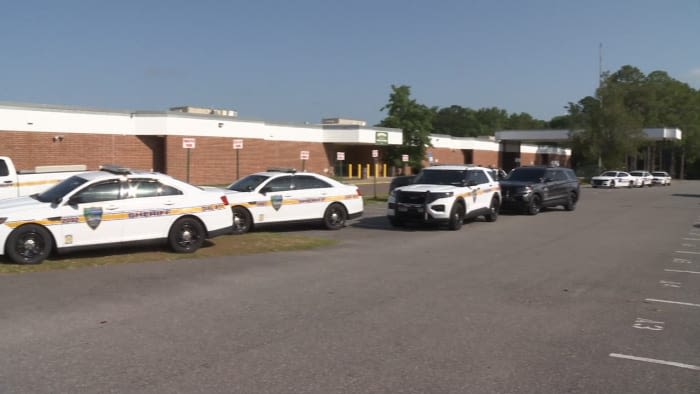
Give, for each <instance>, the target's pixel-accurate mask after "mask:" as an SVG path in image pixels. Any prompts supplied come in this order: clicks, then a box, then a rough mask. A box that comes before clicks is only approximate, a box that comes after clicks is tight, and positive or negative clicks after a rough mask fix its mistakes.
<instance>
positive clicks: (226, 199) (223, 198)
mask: <svg viewBox="0 0 700 394" xmlns="http://www.w3.org/2000/svg"><path fill="white" fill-rule="evenodd" d="M221 202H223V203H224V205H228V198H226V196H221Z"/></svg>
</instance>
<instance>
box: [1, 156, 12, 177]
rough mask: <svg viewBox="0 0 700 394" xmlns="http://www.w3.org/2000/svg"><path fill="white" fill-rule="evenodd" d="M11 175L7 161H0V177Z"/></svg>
mask: <svg viewBox="0 0 700 394" xmlns="http://www.w3.org/2000/svg"><path fill="white" fill-rule="evenodd" d="M8 175H10V170H9V169H8V168H7V163H5V160H0V176H8Z"/></svg>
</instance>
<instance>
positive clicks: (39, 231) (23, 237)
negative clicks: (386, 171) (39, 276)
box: [5, 224, 53, 264]
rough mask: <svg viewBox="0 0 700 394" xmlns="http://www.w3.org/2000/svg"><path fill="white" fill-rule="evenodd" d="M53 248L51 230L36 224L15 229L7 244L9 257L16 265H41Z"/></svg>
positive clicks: (6, 248)
mask: <svg viewBox="0 0 700 394" xmlns="http://www.w3.org/2000/svg"><path fill="white" fill-rule="evenodd" d="M52 248H53V238H51V234H50V233H49V230H47V229H46V228H44V227H42V226H39V225H36V224H26V225H24V226H21V227H18V228H17V229H15V230H14V231H13V232H12V233H11V234H10V236H9V237H7V243H6V244H5V253H6V254H7V257H8V258H9V259H10V261H12V262H13V263H15V264H40V263H41V262H42V261H44V260H45V259H46V258H47V257H49V254H50V253H51V249H52Z"/></svg>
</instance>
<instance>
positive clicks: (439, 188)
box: [395, 184, 457, 193]
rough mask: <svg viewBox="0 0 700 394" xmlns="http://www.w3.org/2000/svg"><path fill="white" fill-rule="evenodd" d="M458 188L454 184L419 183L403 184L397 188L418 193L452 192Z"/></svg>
mask: <svg viewBox="0 0 700 394" xmlns="http://www.w3.org/2000/svg"><path fill="white" fill-rule="evenodd" d="M456 188H457V187H456V186H452V185H428V184H417V185H408V186H402V187H399V188H396V189H395V190H398V191H402V192H416V193H425V192H431V193H440V192H451V191H454V190H455V189H456Z"/></svg>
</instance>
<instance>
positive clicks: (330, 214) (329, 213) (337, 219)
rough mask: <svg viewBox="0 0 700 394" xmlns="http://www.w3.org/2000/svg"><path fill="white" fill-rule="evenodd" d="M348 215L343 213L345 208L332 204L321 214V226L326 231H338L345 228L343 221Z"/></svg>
mask: <svg viewBox="0 0 700 394" xmlns="http://www.w3.org/2000/svg"><path fill="white" fill-rule="evenodd" d="M347 217H348V214H347V213H346V212H345V207H343V206H342V205H341V204H338V203H333V204H331V205H329V206H328V208H326V212H325V213H324V214H323V225H324V226H325V227H326V228H327V229H328V230H340V229H341V228H343V227H345V220H347Z"/></svg>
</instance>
